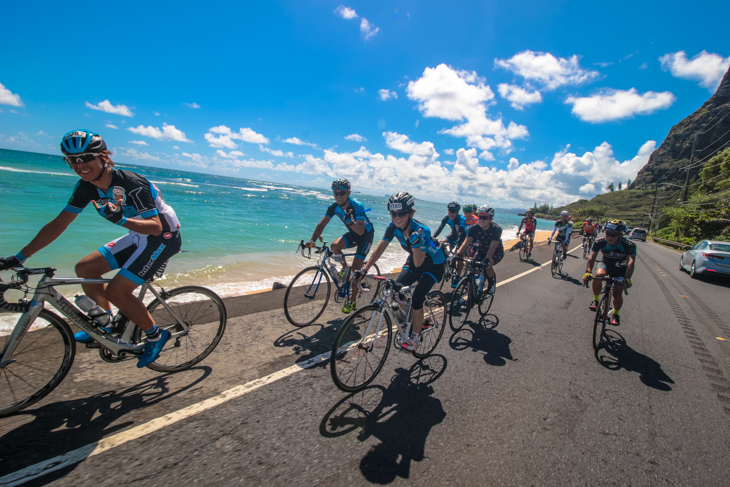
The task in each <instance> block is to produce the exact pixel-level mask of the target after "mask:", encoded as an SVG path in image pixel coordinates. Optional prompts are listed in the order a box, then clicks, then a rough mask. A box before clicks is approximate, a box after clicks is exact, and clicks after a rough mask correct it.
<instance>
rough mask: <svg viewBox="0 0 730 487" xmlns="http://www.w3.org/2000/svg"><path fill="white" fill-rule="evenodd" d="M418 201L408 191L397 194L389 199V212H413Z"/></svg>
mask: <svg viewBox="0 0 730 487" xmlns="http://www.w3.org/2000/svg"><path fill="white" fill-rule="evenodd" d="M415 202H416V200H415V198H414V197H413V196H411V194H410V193H408V192H407V191H401V192H400V193H396V194H394V195H393V196H391V197H390V198H389V199H388V211H398V210H407V211H411V210H413V205H414V204H415Z"/></svg>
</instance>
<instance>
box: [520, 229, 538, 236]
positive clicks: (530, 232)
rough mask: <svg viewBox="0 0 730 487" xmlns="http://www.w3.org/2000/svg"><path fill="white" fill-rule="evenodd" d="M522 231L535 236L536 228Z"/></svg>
mask: <svg viewBox="0 0 730 487" xmlns="http://www.w3.org/2000/svg"><path fill="white" fill-rule="evenodd" d="M522 233H524V234H525V235H530V236H532V237H534V236H535V230H530V231H529V232H528V231H527V230H523V231H522Z"/></svg>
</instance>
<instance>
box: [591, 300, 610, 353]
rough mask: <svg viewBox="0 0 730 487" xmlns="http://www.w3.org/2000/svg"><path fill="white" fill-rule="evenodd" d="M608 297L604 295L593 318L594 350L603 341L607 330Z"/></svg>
mask: <svg viewBox="0 0 730 487" xmlns="http://www.w3.org/2000/svg"><path fill="white" fill-rule="evenodd" d="M608 306H609V303H608V298H607V297H606V296H605V295H604V296H603V297H602V298H601V301H600V302H599V303H598V309H596V316H595V318H594V319H593V350H598V348H599V347H600V346H601V342H602V341H603V332H604V331H605V330H606V320H608V319H609V318H608Z"/></svg>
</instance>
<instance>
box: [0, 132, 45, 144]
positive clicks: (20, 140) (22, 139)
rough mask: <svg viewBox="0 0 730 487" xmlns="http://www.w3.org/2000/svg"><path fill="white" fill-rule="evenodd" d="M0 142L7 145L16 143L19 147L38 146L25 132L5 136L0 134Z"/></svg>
mask: <svg viewBox="0 0 730 487" xmlns="http://www.w3.org/2000/svg"><path fill="white" fill-rule="evenodd" d="M0 142H1V143H3V144H8V145H16V146H20V147H38V146H40V144H39V143H38V142H36V141H35V140H33V139H31V138H30V137H29V136H28V135H27V134H26V133H25V132H18V133H17V134H15V135H10V136H8V137H6V136H5V135H4V134H0Z"/></svg>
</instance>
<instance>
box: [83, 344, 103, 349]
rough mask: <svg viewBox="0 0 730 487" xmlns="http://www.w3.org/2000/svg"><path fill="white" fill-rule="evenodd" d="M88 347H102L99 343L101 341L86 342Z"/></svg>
mask: <svg viewBox="0 0 730 487" xmlns="http://www.w3.org/2000/svg"><path fill="white" fill-rule="evenodd" d="M86 348H91V349H94V350H98V349H99V348H101V345H99V342H90V343H87V344H86Z"/></svg>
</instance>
